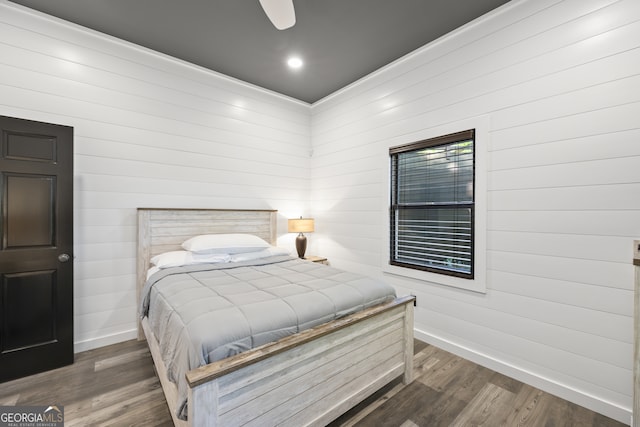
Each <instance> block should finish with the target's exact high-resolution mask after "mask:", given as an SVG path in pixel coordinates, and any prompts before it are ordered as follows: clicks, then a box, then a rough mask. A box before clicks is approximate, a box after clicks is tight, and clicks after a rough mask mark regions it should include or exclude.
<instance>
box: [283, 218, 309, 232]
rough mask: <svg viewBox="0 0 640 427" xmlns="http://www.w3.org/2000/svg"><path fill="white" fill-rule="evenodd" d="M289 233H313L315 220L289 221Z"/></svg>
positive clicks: (300, 219) (299, 219)
mask: <svg viewBox="0 0 640 427" xmlns="http://www.w3.org/2000/svg"><path fill="white" fill-rule="evenodd" d="M288 225H289V233H312V232H313V226H314V224H313V218H297V219H290V220H289V224H288Z"/></svg>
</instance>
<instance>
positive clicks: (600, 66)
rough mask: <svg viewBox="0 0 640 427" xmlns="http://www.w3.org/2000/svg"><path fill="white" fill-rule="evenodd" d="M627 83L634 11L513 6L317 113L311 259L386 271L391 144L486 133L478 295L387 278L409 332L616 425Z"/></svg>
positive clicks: (637, 24)
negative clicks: (405, 305) (407, 317)
mask: <svg viewBox="0 0 640 427" xmlns="http://www.w3.org/2000/svg"><path fill="white" fill-rule="evenodd" d="M638 87H640V2H638V1H633V0H622V1H615V0H587V1H584V0H567V1H558V0H540V1H538V0H536V1H533V0H531V1H528V0H516V1H511V2H510V3H509V4H507V5H505V6H504V7H502V8H500V9H499V10H497V11H495V12H493V13H490V14H488V15H486V16H485V17H484V18H481V19H479V20H477V21H476V22H474V23H472V24H470V25H467V26H466V27H464V28H462V29H461V30H459V31H456V32H454V33H452V34H450V35H448V36H445V37H443V38H441V39H440V40H438V41H436V42H434V43H431V44H430V45H427V46H425V47H423V48H422V49H419V50H418V51H416V52H414V53H412V54H410V55H408V56H407V57H406V58H404V59H402V60H400V61H398V62H396V63H394V64H391V65H389V66H386V67H384V68H383V69H382V70H380V71H378V72H376V73H374V74H373V75H371V76H369V77H368V78H365V79H363V80H362V81H360V82H358V83H356V84H354V85H352V86H351V87H348V88H345V89H344V90H342V91H340V92H339V93H337V94H334V95H333V96H330V97H328V98H326V99H325V100H323V101H320V102H318V103H316V104H314V105H313V106H312V111H313V116H312V135H313V150H314V155H313V159H312V169H311V182H312V200H313V210H314V215H315V219H316V223H317V224H322V225H323V227H324V228H325V229H327V230H330V232H328V233H327V235H326V236H324V235H323V234H322V233H314V235H313V239H314V241H316V242H320V247H319V248H318V250H317V251H316V252H317V253H318V254H320V255H324V256H328V257H329V258H330V260H331V264H332V265H334V266H336V267H340V268H347V269H350V270H354V271H358V272H367V273H369V274H371V273H374V272H378V273H379V274H381V275H382V274H383V273H382V272H383V271H384V270H387V267H386V266H385V263H386V262H387V260H388V258H387V250H388V249H387V248H388V246H387V244H386V241H387V236H386V229H387V224H386V218H387V207H388V200H389V196H388V164H389V160H388V148H389V147H390V146H394V145H400V144H403V143H409V142H412V141H417V140H420V139H422V138H423V137H425V136H429V135H431V134H432V133H434V132H438V131H440V130H449V131H456V130H464V129H466V127H464V126H467V125H468V124H469V123H472V124H473V123H478V122H480V123H487V130H486V147H483V148H484V149H486V150H487V159H486V164H485V167H486V173H487V175H486V180H487V191H486V194H480V196H484V197H486V198H487V208H486V209H487V212H486V214H487V229H486V241H485V242H483V243H484V244H485V245H486V247H487V251H486V256H487V260H486V261H487V267H486V293H476V292H468V291H461V290H458V289H452V288H449V287H447V286H441V285H436V284H435V283H433V282H429V280H432V278H431V277H430V278H428V279H424V278H423V280H414V279H405V278H402V277H399V276H390V275H386V276H385V277H386V278H387V279H389V280H391V281H392V282H393V283H394V284H395V285H396V286H398V288H399V289H400V290H401V291H400V293H404V292H411V293H414V294H416V295H417V297H418V299H417V304H418V305H417V308H416V312H415V319H416V328H417V331H416V336H417V337H419V338H422V339H426V340H427V341H429V342H431V343H434V344H437V345H440V346H443V347H444V348H446V349H448V350H449V351H452V352H454V353H457V354H460V355H463V356H465V357H469V358H472V359H473V360H475V361H477V362H479V363H481V364H484V365H487V366H489V367H491V368H493V369H497V370H499V371H501V372H503V373H506V374H508V375H511V376H515V377H516V378H518V379H521V380H523V381H525V382H528V383H531V384H534V385H536V386H538V387H541V388H543V389H545V390H547V391H551V392H552V393H555V394H558V395H560V396H562V397H565V398H568V399H569V400H572V401H574V402H577V403H579V404H581V405H584V406H587V407H590V408H591V409H595V410H597V411H600V412H603V413H605V414H606V415H609V416H612V417H614V418H616V419H618V420H621V421H623V422H626V423H628V422H629V416H630V409H631V368H632V329H633V328H632V315H633V313H632V311H633V305H632V303H631V302H632V300H633V298H632V285H633V270H632V266H631V263H630V259H631V249H632V240H633V238H638V236H640V221H638V218H639V217H640V197H638V194H640V173H639V171H640V144H638V141H639V140H640V126H639V123H640V122H639V121H638V117H640V91H639V90H638ZM461 127H462V128H461ZM425 277H426V276H425Z"/></svg>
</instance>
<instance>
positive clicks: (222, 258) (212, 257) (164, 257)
mask: <svg viewBox="0 0 640 427" xmlns="http://www.w3.org/2000/svg"><path fill="white" fill-rule="evenodd" d="M230 259H231V256H230V255H228V254H193V253H191V252H188V251H171V252H165V253H162V254H159V255H156V256H154V257H153V258H151V264H153V265H155V266H156V267H158V268H169V267H182V266H183V265H194V264H211V263H218V262H229V260H230Z"/></svg>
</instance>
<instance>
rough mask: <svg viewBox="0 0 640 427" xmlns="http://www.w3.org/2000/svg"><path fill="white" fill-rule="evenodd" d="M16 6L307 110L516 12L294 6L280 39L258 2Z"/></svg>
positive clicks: (298, 2) (338, 3)
mask: <svg viewBox="0 0 640 427" xmlns="http://www.w3.org/2000/svg"><path fill="white" fill-rule="evenodd" d="M12 1H13V2H14V3H18V4H21V5H24V6H27V7H30V8H33V9H36V10H39V11H41V12H45V13H47V14H50V15H53V16H57V17H59V18H62V19H65V20H68V21H71V22H75V23H77V24H80V25H83V26H85V27H89V28H92V29H94V30H97V31H100V32H103V33H106V34H109V35H112V36H115V37H118V38H120V39H124V40H127V41H130V42H133V43H136V44H138V45H141V46H144V47H147V48H150V49H153V50H156V51H159V52H162V53H165V54H168V55H171V56H173V57H176V58H179V59H182V60H185V61H188V62H191V63H193V64H197V65H200V66H202V67H205V68H208V69H211V70H214V71H217V72H220V73H223V74H226V75H228V76H232V77H235V78H237V79H240V80H243V81H246V82H249V83H253V84H254V85H257V86H261V87H263V88H267V89H270V90H273V91H276V92H279V93H282V94H284V95H288V96H290V97H293V98H296V99H299V100H302V101H305V102H309V103H313V102H315V101H317V100H319V99H321V98H323V97H325V96H327V95H329V94H330V93H332V92H334V91H336V90H337V89H340V88H342V87H344V86H346V85H348V84H349V83H352V82H354V81H356V80H357V79H359V78H361V77H363V76H365V75H367V74H369V73H370V72H372V71H374V70H376V69H378V68H380V67H381V66H383V65H386V64H388V63H389V62H392V61H393V60H395V59H398V58H400V57H401V56H403V55H405V54H407V53H409V52H411V51H413V50H415V49H417V48H418V47H420V46H423V45H425V44H427V43H428V42H430V41H432V40H434V39H437V38H438V37H440V36H442V35H444V34H446V33H448V32H450V31H452V30H454V29H455V28H458V27H460V26H462V25H464V24H465V23H467V22H469V21H472V20H473V19H475V18H477V17H479V16H481V15H483V14H485V13H487V12H489V11H491V10H493V9H495V8H496V7H498V6H500V5H502V4H505V3H507V2H508V0H294V5H295V9H296V18H297V22H296V25H295V26H294V27H292V28H290V29H287V30H284V31H279V30H277V29H275V27H274V26H273V25H272V24H271V22H270V21H269V19H268V18H267V17H266V15H265V14H264V12H263V10H262V8H261V6H260V4H259V2H258V0H12ZM294 53H295V54H298V55H300V56H301V57H302V58H303V60H304V62H305V65H304V67H303V68H302V69H300V70H297V71H291V70H289V69H288V68H287V66H286V63H285V62H286V59H287V57H288V56H289V55H291V54H294Z"/></svg>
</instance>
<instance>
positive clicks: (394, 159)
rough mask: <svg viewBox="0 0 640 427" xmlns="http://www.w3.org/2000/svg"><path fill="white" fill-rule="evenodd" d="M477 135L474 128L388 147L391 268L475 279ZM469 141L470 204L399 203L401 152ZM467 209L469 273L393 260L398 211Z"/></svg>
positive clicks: (453, 202)
mask: <svg viewBox="0 0 640 427" xmlns="http://www.w3.org/2000/svg"><path fill="white" fill-rule="evenodd" d="M475 136H476V132H475V129H468V130H465V131H461V132H455V133H451V134H447V135H442V136H437V137H434V138H429V139H425V140H421V141H417V142H413V143H409V144H404V145H400V146H396V147H391V148H389V158H390V162H391V165H390V166H391V177H390V180H391V185H390V196H391V200H390V208H389V226H390V230H389V231H390V232H389V237H390V238H389V264H390V265H394V266H399V267H405V268H410V269H415V270H422V271H428V272H431V273H438V274H444V275H447V276H454V277H459V278H463V279H469V280H473V279H474V275H475V259H474V258H475V257H474V253H475V237H476V236H475V234H476V233H475V231H476V225H475V211H476V180H477V177H476V138H475ZM468 140H471V141H472V147H473V166H472V170H473V172H472V173H473V177H472V196H471V201H470V202H463V203H460V202H455V201H452V202H451V203H437V204H433V203H428V202H426V203H422V204H414V203H412V204H409V205H405V204H401V203H398V198H399V197H398V196H399V190H398V179H397V171H398V157H399V156H398V155H399V154H402V153H407V152H412V151H417V150H424V149H427V148H434V147H438V146H444V145H448V144H453V143H457V142H463V141H468ZM443 208H445V209H470V225H471V230H470V235H471V242H470V254H469V255H470V271H469V272H468V273H467V272H463V271H456V270H453V269H448V268H438V267H433V266H427V265H423V264H418V263H411V262H407V261H400V260H398V259H397V258H395V254H396V252H397V251H396V249H397V247H396V242H397V240H398V239H397V233H398V230H397V229H396V219H397V216H398V212H399V211H400V210H405V209H420V210H422V211H425V212H426V211H428V210H430V209H443Z"/></svg>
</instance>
